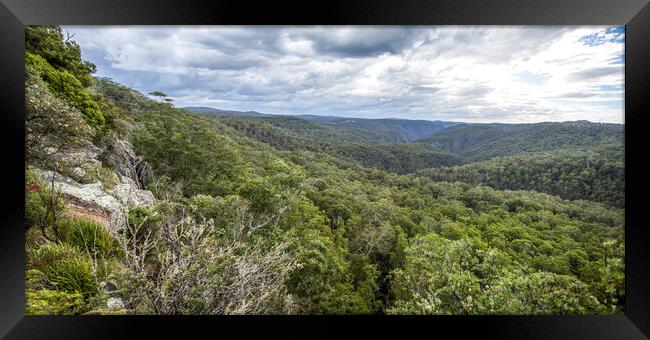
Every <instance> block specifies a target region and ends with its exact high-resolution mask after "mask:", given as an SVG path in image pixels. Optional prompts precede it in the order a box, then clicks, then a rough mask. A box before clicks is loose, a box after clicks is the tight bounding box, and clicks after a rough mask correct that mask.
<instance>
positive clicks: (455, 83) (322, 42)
mask: <svg viewBox="0 0 650 340" xmlns="http://www.w3.org/2000/svg"><path fill="white" fill-rule="evenodd" d="M62 28H63V30H64V31H66V30H67V31H70V32H72V33H74V40H76V41H77V42H78V43H79V45H80V46H81V50H82V55H83V57H84V58H85V59H87V60H90V61H92V62H93V63H95V64H96V65H97V74H96V75H98V76H102V77H109V78H112V79H113V80H115V81H117V82H119V83H122V84H124V85H127V86H129V87H132V88H134V89H136V90H138V91H140V92H143V93H148V92H150V91H155V90H160V91H163V92H165V93H167V94H169V95H170V97H171V98H173V99H174V103H175V104H176V106H179V107H180V106H210V107H215V108H220V109H227V110H240V111H249V110H255V111H259V112H263V113H276V114H319V115H333V116H346V117H366V118H386V117H396V118H409V119H428V120H438V119H439V120H453V121H466V122H510V123H515V122H540V121H566V120H582V119H584V120H590V121H594V122H614V123H622V122H623V120H624V105H623V84H624V28H623V27H602V26H588V27H578V26H567V27H549V26H477V27H473V26H410V27H397V26H384V27H381V26H372V27H363V26H356V27H345V26H335V27H297V26H293V27H288V26H287V27H282V26H272V27H239V26H142V27H139V26H64V27H62Z"/></svg>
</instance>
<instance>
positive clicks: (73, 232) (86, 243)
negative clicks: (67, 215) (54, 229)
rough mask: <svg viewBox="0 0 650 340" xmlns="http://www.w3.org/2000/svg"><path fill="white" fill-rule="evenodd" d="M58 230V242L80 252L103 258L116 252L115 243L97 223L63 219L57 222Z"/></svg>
mask: <svg viewBox="0 0 650 340" xmlns="http://www.w3.org/2000/svg"><path fill="white" fill-rule="evenodd" d="M58 228H59V235H60V240H61V241H63V242H65V243H67V244H69V245H71V246H74V247H76V248H77V249H78V250H80V251H84V252H85V251H87V252H88V253H89V254H91V255H95V254H96V255H98V256H101V257H103V258H107V257H109V256H111V255H113V254H115V252H116V244H115V241H114V240H113V239H112V238H111V236H110V235H109V233H108V232H107V231H106V229H104V227H103V226H102V225H101V224H99V223H97V222H93V221H89V220H83V219H77V218H72V219H65V220H61V221H59V223H58Z"/></svg>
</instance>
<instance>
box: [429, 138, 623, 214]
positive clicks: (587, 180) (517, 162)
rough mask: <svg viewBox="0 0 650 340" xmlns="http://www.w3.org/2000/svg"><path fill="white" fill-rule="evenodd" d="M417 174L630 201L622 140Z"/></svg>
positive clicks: (620, 202) (607, 200) (614, 201)
mask: <svg viewBox="0 0 650 340" xmlns="http://www.w3.org/2000/svg"><path fill="white" fill-rule="evenodd" d="M418 174H419V175H423V176H427V177H430V178H432V179H435V180H439V181H452V182H454V181H459V182H465V183H470V184H484V185H488V186H490V187H492V188H495V189H499V190H504V189H505V190H535V191H539V192H545V193H548V194H552V195H558V196H560V197H562V198H565V199H571V200H577V199H583V200H590V201H596V202H603V203H607V204H611V205H614V206H617V207H619V208H623V207H624V204H625V197H624V194H625V192H624V189H625V164H624V150H623V145H622V144H621V143H610V144H603V145H600V146H597V147H593V148H590V149H586V150H579V149H577V150H576V149H568V150H567V149H560V150H556V151H552V152H542V153H530V154H521V155H517V156H506V157H497V158H493V159H489V160H486V161H481V162H476V163H470V164H465V165H461V166H455V167H441V168H433V169H427V170H421V171H419V172H418Z"/></svg>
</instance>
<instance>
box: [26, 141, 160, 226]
mask: <svg viewBox="0 0 650 340" xmlns="http://www.w3.org/2000/svg"><path fill="white" fill-rule="evenodd" d="M100 155H101V156H102V157H104V158H103V159H104V162H108V164H102V161H101V160H100ZM57 157H58V158H59V160H60V161H62V162H63V163H64V164H67V165H68V166H70V167H71V170H70V176H73V177H74V179H73V178H70V177H68V176H66V175H62V174H60V173H57V172H54V171H49V170H41V169H36V168H35V169H34V170H35V172H36V173H37V174H38V175H39V176H40V177H41V178H43V180H44V181H45V182H46V183H47V185H48V186H49V185H51V183H52V180H54V186H55V188H56V189H57V190H58V191H60V192H61V194H62V196H63V199H64V201H65V202H66V203H67V204H68V209H67V210H66V214H68V215H69V216H76V217H82V218H86V219H90V220H93V221H96V222H98V223H101V224H102V225H104V227H106V228H111V227H114V226H117V225H121V224H123V223H125V222H126V216H125V214H124V211H125V210H126V208H127V207H129V206H147V207H150V206H153V205H154V204H155V201H156V200H155V198H154V196H153V193H151V191H148V190H143V189H144V188H143V182H144V174H145V173H146V163H145V162H143V161H142V159H141V158H139V157H137V156H136V155H135V153H134V152H133V149H132V147H131V144H129V142H127V141H125V140H122V139H120V138H118V137H117V136H113V137H111V138H110V142H108V143H107V145H106V147H105V150H104V149H102V148H98V147H97V146H95V145H92V144H89V145H86V146H84V147H81V148H77V149H74V150H67V151H65V152H62V153H59V154H58V155H57ZM102 167H110V168H111V169H113V170H114V171H115V173H116V174H117V178H118V179H119V181H118V183H116V184H113V183H110V184H107V185H108V186H109V187H110V188H108V189H106V188H105V187H104V185H103V184H102V183H101V182H99V181H98V177H99V172H98V173H97V176H96V177H93V176H86V175H88V174H89V173H88V171H91V172H92V171H98V170H96V169H100V168H102ZM88 169H90V170H88ZM93 169H95V170H93ZM77 177H78V178H77ZM75 179H77V180H79V181H82V182H83V183H79V182H78V181H76V180H75ZM88 182H93V183H88ZM84 183H87V184H84Z"/></svg>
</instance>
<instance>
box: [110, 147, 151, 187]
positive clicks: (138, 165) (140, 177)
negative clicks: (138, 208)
mask: <svg viewBox="0 0 650 340" xmlns="http://www.w3.org/2000/svg"><path fill="white" fill-rule="evenodd" d="M105 155H106V157H107V158H108V160H109V162H110V163H111V166H112V167H113V168H114V169H115V171H116V172H117V173H118V175H120V176H121V177H126V178H128V179H131V180H132V183H134V184H135V185H136V187H137V188H139V189H144V176H145V173H146V172H147V170H148V169H147V165H146V163H145V162H143V161H142V159H141V158H140V157H138V156H136V155H135V152H134V151H133V148H132V147H131V144H129V143H128V142H125V141H123V140H121V139H119V138H114V139H113V140H112V141H111V143H109V144H108V145H107V147H106V153H105ZM120 182H122V183H124V182H123V181H122V180H121V179H120Z"/></svg>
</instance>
